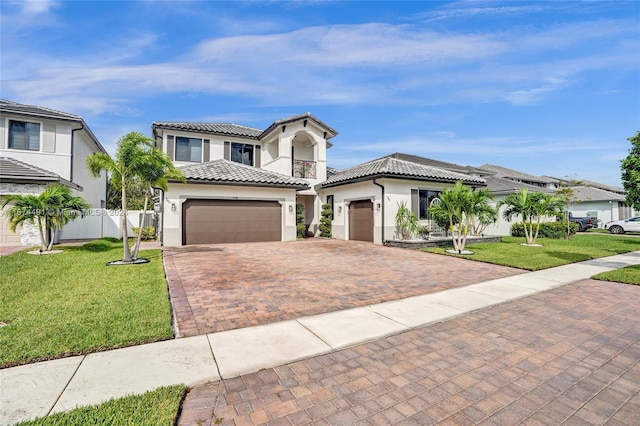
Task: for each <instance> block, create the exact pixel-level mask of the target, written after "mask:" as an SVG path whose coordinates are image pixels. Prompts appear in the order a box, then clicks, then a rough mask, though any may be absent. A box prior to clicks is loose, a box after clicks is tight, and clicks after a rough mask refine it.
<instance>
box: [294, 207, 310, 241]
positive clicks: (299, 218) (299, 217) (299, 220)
mask: <svg viewBox="0 0 640 426" xmlns="http://www.w3.org/2000/svg"><path fill="white" fill-rule="evenodd" d="M296 231H297V234H298V238H304V237H305V235H304V234H305V232H306V231H307V227H306V225H305V224H304V204H296Z"/></svg>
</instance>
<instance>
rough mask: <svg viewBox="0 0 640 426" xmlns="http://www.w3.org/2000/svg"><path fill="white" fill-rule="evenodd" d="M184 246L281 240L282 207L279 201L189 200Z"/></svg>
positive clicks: (184, 226) (184, 215) (185, 204)
mask: <svg viewBox="0 0 640 426" xmlns="http://www.w3.org/2000/svg"><path fill="white" fill-rule="evenodd" d="M182 221H183V224H182V230H183V241H182V242H183V244H224V243H240V242H260V241H280V240H281V239H282V207H281V206H280V203H278V202H277V201H244V200H187V201H185V202H184V204H183V215H182Z"/></svg>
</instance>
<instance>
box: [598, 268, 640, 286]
mask: <svg viewBox="0 0 640 426" xmlns="http://www.w3.org/2000/svg"><path fill="white" fill-rule="evenodd" d="M592 278H593V279H594V280H602V281H614V282H617V283H625V284H635V285H640V265H633V266H627V267H626V268H622V269H616V270H615V271H609V272H602V273H600V274H598V275H595V276H593V277H592Z"/></svg>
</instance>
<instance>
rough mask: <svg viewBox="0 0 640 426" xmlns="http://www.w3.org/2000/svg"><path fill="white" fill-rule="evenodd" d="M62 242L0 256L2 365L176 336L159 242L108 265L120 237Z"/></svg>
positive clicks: (115, 255)
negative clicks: (134, 258)
mask: <svg viewBox="0 0 640 426" xmlns="http://www.w3.org/2000/svg"><path fill="white" fill-rule="evenodd" d="M59 248H61V249H63V250H64V252H63V253H58V254H50V255H31V254H28V253H27V252H26V251H23V252H18V253H14V254H12V255H9V256H5V257H2V258H0V306H1V309H0V325H1V327H0V347H1V348H2V350H1V351H0V366H1V367H9V366H14V365H19V364H26V363H30V362H35V361H41V360H47V359H53V358H60V357H64V356H70V355H76V354H83V353H89V352H95V351H100V350H105V349H111V348H118V347H124V346H131V345H136V344H141V343H148V342H153V341H158V340H165V339H169V338H171V337H173V331H172V329H171V308H170V303H169V295H168V290H167V284H166V281H165V279H164V269H163V266H162V255H161V251H160V250H143V251H141V252H140V257H146V258H149V259H150V260H151V262H150V263H146V264H138V265H122V266H106V265H105V264H106V263H107V262H109V261H112V260H117V259H121V258H122V243H121V242H118V240H115V239H100V240H96V241H93V242H91V243H87V244H85V245H83V246H75V247H72V246H69V247H59Z"/></svg>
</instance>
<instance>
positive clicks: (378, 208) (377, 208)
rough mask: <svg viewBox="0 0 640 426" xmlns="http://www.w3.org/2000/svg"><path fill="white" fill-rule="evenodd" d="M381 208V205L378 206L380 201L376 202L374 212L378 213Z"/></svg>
mask: <svg viewBox="0 0 640 426" xmlns="http://www.w3.org/2000/svg"><path fill="white" fill-rule="evenodd" d="M381 208H382V204H380V201H378V202H377V203H376V210H378V211H380V209H381Z"/></svg>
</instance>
